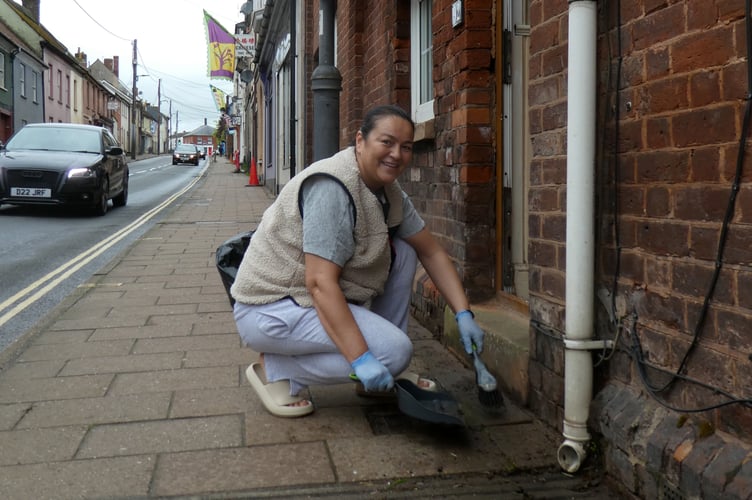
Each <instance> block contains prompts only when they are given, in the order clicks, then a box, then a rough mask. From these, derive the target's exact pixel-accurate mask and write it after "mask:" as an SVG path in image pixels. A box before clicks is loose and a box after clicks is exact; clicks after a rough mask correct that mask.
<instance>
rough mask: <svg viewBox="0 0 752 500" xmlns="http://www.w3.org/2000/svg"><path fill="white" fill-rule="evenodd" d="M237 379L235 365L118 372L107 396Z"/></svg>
mask: <svg viewBox="0 0 752 500" xmlns="http://www.w3.org/2000/svg"><path fill="white" fill-rule="evenodd" d="M71 378H73V377H71ZM238 379H239V369H238V368H237V367H234V366H231V367H225V366H221V367H210V368H188V369H184V368H181V369H179V370H167V371H152V372H141V373H121V374H118V375H116V378H115V381H114V382H113V384H112V388H111V390H110V394H111V395H117V396H122V395H124V394H139V393H146V392H164V391H177V390H181V389H208V388H212V387H234V386H237V385H238ZM0 398H2V392H0ZM0 400H1V399H0Z"/></svg>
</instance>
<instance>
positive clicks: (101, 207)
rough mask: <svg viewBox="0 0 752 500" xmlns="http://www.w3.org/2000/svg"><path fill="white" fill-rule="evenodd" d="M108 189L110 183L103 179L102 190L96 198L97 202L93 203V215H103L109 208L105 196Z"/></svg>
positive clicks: (107, 199)
mask: <svg viewBox="0 0 752 500" xmlns="http://www.w3.org/2000/svg"><path fill="white" fill-rule="evenodd" d="M109 191H110V183H109V181H107V180H105V181H104V182H103V183H102V190H101V191H100V192H99V199H98V200H97V203H96V204H95V205H94V215H100V216H101V215H104V214H106V213H107V209H108V208H109V206H108V203H109V201H110V200H109V198H107V193H108V192H109Z"/></svg>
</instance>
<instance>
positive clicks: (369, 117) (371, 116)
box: [360, 104, 415, 137]
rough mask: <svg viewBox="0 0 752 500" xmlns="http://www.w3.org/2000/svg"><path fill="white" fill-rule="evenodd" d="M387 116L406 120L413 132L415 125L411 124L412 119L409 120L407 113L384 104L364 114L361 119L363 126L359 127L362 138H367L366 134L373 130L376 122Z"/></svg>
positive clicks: (396, 107) (397, 107)
mask: <svg viewBox="0 0 752 500" xmlns="http://www.w3.org/2000/svg"><path fill="white" fill-rule="evenodd" d="M388 116H396V117H398V118H402V119H403V120H406V121H407V122H409V123H410V126H411V127H412V129H413V130H415V123H413V119H412V118H410V115H409V114H408V113H407V111H405V110H404V109H402V108H400V107H399V106H394V105H392V104H386V105H383V106H376V107H375V108H371V109H370V110H369V111H368V113H366V116H365V118H363V124H362V125H361V126H360V133H361V134H363V137H368V134H370V133H371V130H373V128H374V127H375V126H376V122H377V121H379V120H380V119H381V118H385V117H388Z"/></svg>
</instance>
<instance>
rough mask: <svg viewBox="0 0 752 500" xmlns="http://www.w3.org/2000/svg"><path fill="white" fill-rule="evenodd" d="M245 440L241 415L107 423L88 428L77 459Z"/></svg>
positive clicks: (236, 443)
mask: <svg viewBox="0 0 752 500" xmlns="http://www.w3.org/2000/svg"><path fill="white" fill-rule="evenodd" d="M242 442H243V431H242V418H241V417H240V415H225V416H216V417H201V418H183V419H169V420H153V421H150V422H131V423H125V424H105V425H97V426H95V427H93V428H92V429H90V430H89V433H88V434H87V436H86V440H85V441H84V443H83V444H82V446H81V448H80V449H79V450H78V453H77V454H76V458H98V457H114V456H120V455H145V454H149V453H169V452H176V451H187V450H204V449H210V448H235V447H237V446H240V445H241V444H242Z"/></svg>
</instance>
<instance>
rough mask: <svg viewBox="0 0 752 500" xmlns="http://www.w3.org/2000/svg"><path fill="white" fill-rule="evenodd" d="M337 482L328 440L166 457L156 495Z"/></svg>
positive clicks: (157, 476) (158, 475) (157, 477)
mask: <svg viewBox="0 0 752 500" xmlns="http://www.w3.org/2000/svg"><path fill="white" fill-rule="evenodd" d="M335 481H336V476H335V473H334V470H333V469H332V466H331V462H330V459H329V453H328V451H327V448H326V446H325V445H324V443H323V442H313V443H294V444H283V445H272V446H253V447H250V448H236V449H225V450H209V451H196V452H185V453H168V454H164V455H161V456H160V458H159V463H158V465H157V470H156V472H155V478H154V485H153V490H152V493H153V494H154V495H158V496H169V495H206V494H210V493H224V494H227V495H229V496H231V495H232V492H240V491H244V490H248V489H256V488H269V487H279V486H284V487H286V488H290V487H292V486H295V485H311V484H321V483H332V482H335Z"/></svg>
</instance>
